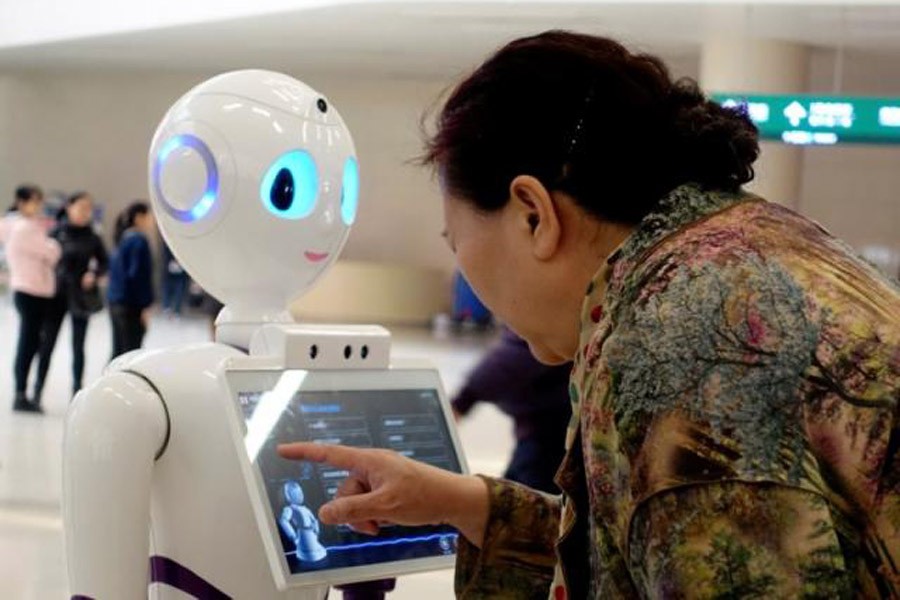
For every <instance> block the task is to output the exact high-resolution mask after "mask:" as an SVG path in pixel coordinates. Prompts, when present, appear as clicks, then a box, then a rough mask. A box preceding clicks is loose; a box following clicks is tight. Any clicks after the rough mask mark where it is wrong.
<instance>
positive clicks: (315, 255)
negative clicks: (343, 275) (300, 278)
mask: <svg viewBox="0 0 900 600" xmlns="http://www.w3.org/2000/svg"><path fill="white" fill-rule="evenodd" d="M303 256H305V257H306V260H308V261H309V262H314V263H315V262H321V261H323V260H325V259H326V258H328V253H327V252H312V251H310V250H307V251H306V252H304V253H303Z"/></svg>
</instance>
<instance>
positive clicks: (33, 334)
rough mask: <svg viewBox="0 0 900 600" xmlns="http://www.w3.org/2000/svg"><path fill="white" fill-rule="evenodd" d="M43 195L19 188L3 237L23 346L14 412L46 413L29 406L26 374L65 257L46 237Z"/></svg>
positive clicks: (17, 367)
mask: <svg viewBox="0 0 900 600" xmlns="http://www.w3.org/2000/svg"><path fill="white" fill-rule="evenodd" d="M43 208H44V195H43V192H42V191H41V189H40V188H38V187H36V186H29V185H26V186H20V187H19V188H17V189H16V199H15V203H14V204H13V207H12V209H11V212H15V213H16V214H17V217H16V218H15V219H13V220H12V221H10V222H8V224H7V226H8V231H7V232H6V234H5V240H6V243H5V248H6V260H7V262H8V265H9V275H10V287H11V288H12V291H13V302H14V304H15V307H16V311H17V312H18V313H19V340H18V344H17V346H16V356H15V360H14V362H13V373H14V378H15V395H14V400H13V410H16V411H22V412H36V413H42V412H44V411H43V409H42V408H41V405H40V398H37V399H35V401H31V400H29V398H28V397H27V394H26V390H27V388H28V373H29V371H30V370H31V363H32V362H33V361H34V357H35V355H36V354H37V352H38V349H39V347H40V343H41V331H42V329H43V325H44V321H45V320H46V318H47V313H48V311H49V310H50V303H51V299H52V298H53V296H54V295H55V294H56V273H55V267H56V263H57V261H58V260H59V257H60V254H61V253H62V251H61V249H60V247H59V243H57V241H56V240H54V239H52V238H50V237H49V236H48V235H47V222H46V220H45V219H44V215H43Z"/></svg>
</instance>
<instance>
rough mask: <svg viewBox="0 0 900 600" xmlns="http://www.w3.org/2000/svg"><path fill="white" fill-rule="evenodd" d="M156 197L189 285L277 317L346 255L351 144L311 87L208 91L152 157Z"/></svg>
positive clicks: (182, 102) (174, 112) (238, 84)
mask: <svg viewBox="0 0 900 600" xmlns="http://www.w3.org/2000/svg"><path fill="white" fill-rule="evenodd" d="M149 177H150V196H151V198H152V201H153V206H154V209H155V211H156V215H157V219H158V221H159V226H160V229H161V231H162V234H163V237H164V238H165V240H166V242H167V243H168V245H169V247H170V248H171V249H172V252H173V253H174V254H175V256H176V257H177V258H178V260H179V262H181V264H182V265H183V266H184V267H185V269H186V270H187V271H188V272H189V273H190V275H191V276H192V277H193V278H194V279H195V280H196V281H197V282H198V283H199V284H200V285H201V286H203V288H204V289H206V290H207V291H208V292H209V293H211V294H212V295H213V296H215V297H216V298H218V299H219V301H221V302H222V303H224V304H226V305H228V306H231V307H234V308H236V309H238V310H242V311H245V312H248V311H249V312H265V311H273V310H274V311H277V310H282V309H284V308H285V307H286V305H287V304H288V303H289V302H290V300H291V299H292V298H294V297H296V296H298V295H299V294H301V293H303V292H304V291H306V290H308V289H309V288H311V287H312V285H313V284H314V283H315V282H316V280H317V279H318V278H319V277H320V276H321V275H322V274H323V273H324V272H325V271H326V270H327V269H328V267H329V266H331V264H332V263H333V262H334V260H335V258H337V255H338V254H339V253H340V251H341V248H342V247H343V245H344V242H345V241H346V239H347V234H348V233H349V231H350V226H351V225H352V224H353V221H354V219H355V218H356V208H357V202H358V198H359V170H358V166H357V162H356V152H355V149H354V147H353V140H352V139H351V137H350V132H349V131H348V130H347V128H346V126H345V125H344V122H343V120H342V119H341V117H340V115H339V114H338V112H337V111H336V110H335V109H334V107H333V106H331V104H330V103H329V102H328V100H326V99H325V98H324V97H323V96H322V95H321V94H319V93H317V92H316V91H315V90H313V89H312V88H310V87H309V86H307V85H305V84H303V83H301V82H300V81H297V80H296V79H293V78H291V77H288V76H286V75H282V74H280V73H274V72H271V71H259V70H248V71H235V72H231V73H225V74H223V75H219V76H217V77H214V78H212V79H210V80H208V81H206V82H204V83H201V84H200V85H198V86H197V87H195V88H194V89H192V90H191V91H189V92H188V93H187V94H185V95H184V96H183V97H182V98H181V99H179V100H178V102H176V103H175V105H174V106H172V108H171V109H169V112H168V113H166V116H165V117H164V118H163V120H162V122H161V123H160V125H159V127H158V128H157V130H156V134H155V135H154V137H153V143H152V146H151V148H150V156H149Z"/></svg>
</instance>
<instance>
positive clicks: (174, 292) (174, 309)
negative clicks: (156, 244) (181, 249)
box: [160, 237, 191, 316]
mask: <svg viewBox="0 0 900 600" xmlns="http://www.w3.org/2000/svg"><path fill="white" fill-rule="evenodd" d="M160 246H161V252H160V255H161V256H162V261H161V262H162V285H161V286H160V287H161V288H162V309H163V313H164V314H167V315H175V316H181V307H182V305H183V303H184V297H185V294H186V293H187V289H188V284H189V283H190V280H191V278H190V277H189V276H188V274H187V271H185V270H184V267H182V266H181V263H179V262H178V259H177V258H175V255H174V254H172V249H171V248H169V245H168V244H167V243H166V241H165V240H164V239H162V237H160Z"/></svg>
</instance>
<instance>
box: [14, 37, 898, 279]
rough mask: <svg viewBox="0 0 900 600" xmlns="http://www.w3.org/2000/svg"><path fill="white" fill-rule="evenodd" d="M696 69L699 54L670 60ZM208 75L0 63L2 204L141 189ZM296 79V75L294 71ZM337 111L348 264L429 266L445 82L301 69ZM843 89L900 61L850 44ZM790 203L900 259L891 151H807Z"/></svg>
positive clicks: (827, 82) (433, 258) (888, 81)
mask: <svg viewBox="0 0 900 600" xmlns="http://www.w3.org/2000/svg"><path fill="white" fill-rule="evenodd" d="M833 58H834V55H833V53H832V52H830V51H825V50H815V51H813V52H812V56H811V67H810V75H809V82H810V83H809V89H810V91H813V92H830V91H831V90H832V72H833ZM669 62H670V65H671V66H672V70H673V72H674V73H675V74H676V75H688V76H694V77H696V76H697V73H698V61H697V58H696V57H691V56H681V57H676V58H672V59H670V60H669ZM210 74H211V73H188V74H163V73H159V72H139V73H132V74H126V73H66V74H52V73H21V74H5V75H4V74H3V73H0V199H2V200H3V201H2V202H0V205H5V204H6V200H7V199H9V198H11V194H12V189H13V187H14V186H15V185H16V184H17V183H19V182H21V181H34V182H36V183H38V184H39V185H42V186H43V187H45V188H46V189H54V188H58V189H62V190H65V191H72V190H74V189H76V188H78V189H80V188H85V189H87V190H89V191H91V192H93V193H94V194H95V195H96V196H97V198H98V199H100V200H102V201H104V202H105V203H106V204H107V205H108V206H109V208H110V211H109V212H110V213H115V212H116V211H117V210H118V209H119V208H121V207H122V206H124V204H125V203H127V202H128V201H129V200H131V199H133V198H137V197H143V198H146V196H147V191H146V176H145V155H146V151H147V147H148V145H149V140H150V137H151V135H152V133H153V129H154V127H155V126H156V124H157V122H158V120H159V119H160V117H161V116H162V115H163V113H164V112H165V110H166V108H167V107H168V106H169V105H170V104H171V103H172V102H173V101H174V100H175V99H176V98H177V97H178V96H180V95H181V94H182V93H183V92H184V91H186V90H187V89H189V88H190V87H191V86H192V85H194V84H195V83H197V82H199V81H201V80H203V79H204V78H206V77H207V76H209V75H210ZM295 75H299V74H295ZM302 77H303V78H305V79H306V80H307V81H308V82H309V83H310V84H311V85H313V86H314V87H316V88H318V89H320V90H322V91H323V92H325V93H326V94H327V95H328V96H329V97H330V98H331V100H332V101H333V102H334V103H335V105H336V106H338V108H339V109H340V111H341V113H342V114H343V115H344V118H345V119H346V121H347V123H348V125H349V126H350V128H351V130H352V131H353V134H354V138H355V140H356V143H357V147H358V151H359V155H360V162H361V167H362V173H363V178H364V181H365V184H364V188H363V192H364V195H363V198H362V203H361V206H360V215H359V219H358V221H357V225H356V227H355V228H354V231H353V232H352V234H351V237H350V241H349V242H348V245H347V248H346V250H345V257H346V258H350V259H355V260H373V261H386V262H395V263H399V264H407V265H420V266H429V267H438V268H441V269H444V270H447V271H449V270H450V269H451V268H452V264H453V258H452V256H451V255H450V253H449V251H448V250H447V249H446V248H445V246H444V244H443V241H442V240H441V239H440V236H439V234H440V230H441V227H442V217H441V207H440V200H439V197H438V192H437V188H436V186H435V184H434V182H433V181H432V180H431V177H430V174H429V173H428V172H427V171H426V170H424V169H421V168H419V167H416V166H414V165H411V164H409V162H408V161H409V160H410V159H412V158H414V157H415V156H416V155H417V154H418V152H419V151H420V150H421V138H420V133H419V119H420V116H421V114H422V112H423V111H424V110H425V109H427V108H428V107H429V106H431V105H432V103H433V102H434V101H435V99H436V98H437V97H438V96H439V94H440V93H441V92H442V91H443V90H444V88H445V87H446V86H447V85H450V84H451V83H452V82H451V81H447V80H440V81H437V80H433V81H413V80H392V79H369V80H365V79H359V78H349V77H340V76H334V75H330V74H322V73H314V74H305V75H302ZM842 91H843V92H845V93H858V94H882V95H900V57H897V59H890V58H875V57H872V56H868V55H862V54H850V55H848V57H847V62H846V64H845V68H844V82H843V90H842ZM804 153H805V159H804V163H803V186H802V194H801V202H800V206H799V208H800V210H801V211H802V212H804V213H805V214H808V215H810V216H812V217H813V218H815V219H817V220H819V221H821V222H822V223H823V225H825V226H826V227H827V228H829V229H830V230H831V231H833V232H834V233H835V234H836V235H838V236H840V237H842V238H844V239H846V240H847V241H848V242H849V243H851V244H852V245H854V246H856V247H858V248H864V247H866V246H871V245H876V246H883V247H887V248H891V249H892V251H893V252H896V253H897V254H898V255H900V233H898V232H900V212H898V211H900V200H898V191H900V168H898V166H900V147H868V146H845V147H838V148H816V149H807V150H805V151H804Z"/></svg>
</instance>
